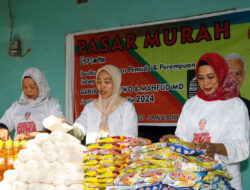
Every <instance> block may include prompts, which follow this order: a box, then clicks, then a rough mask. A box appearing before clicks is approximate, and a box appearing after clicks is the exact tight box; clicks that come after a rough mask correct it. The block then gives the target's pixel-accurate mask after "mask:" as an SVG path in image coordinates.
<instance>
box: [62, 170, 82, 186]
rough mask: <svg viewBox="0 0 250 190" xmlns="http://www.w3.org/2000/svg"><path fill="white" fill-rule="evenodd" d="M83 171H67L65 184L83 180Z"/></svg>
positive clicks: (78, 182) (77, 182)
mask: <svg viewBox="0 0 250 190" xmlns="http://www.w3.org/2000/svg"><path fill="white" fill-rule="evenodd" d="M83 177H84V176H83V173H80V172H71V173H67V180H66V181H65V184H66V185H72V184H80V183H82V182H83Z"/></svg>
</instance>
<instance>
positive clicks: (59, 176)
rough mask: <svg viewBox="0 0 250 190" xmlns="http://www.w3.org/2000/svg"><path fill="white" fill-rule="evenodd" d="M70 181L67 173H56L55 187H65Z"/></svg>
mask: <svg viewBox="0 0 250 190" xmlns="http://www.w3.org/2000/svg"><path fill="white" fill-rule="evenodd" d="M67 180H68V176H67V175H66V174H65V173H61V172H55V173H54V178H53V184H54V185H65V182H66V181H67Z"/></svg>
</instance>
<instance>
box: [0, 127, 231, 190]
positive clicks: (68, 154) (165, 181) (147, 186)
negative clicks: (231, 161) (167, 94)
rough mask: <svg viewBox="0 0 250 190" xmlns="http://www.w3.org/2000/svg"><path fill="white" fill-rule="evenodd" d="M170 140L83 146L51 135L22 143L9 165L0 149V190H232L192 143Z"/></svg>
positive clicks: (217, 167) (224, 175) (57, 133)
mask: <svg viewBox="0 0 250 190" xmlns="http://www.w3.org/2000/svg"><path fill="white" fill-rule="evenodd" d="M169 141H170V142H169V143H165V142H164V143H162V142H158V143H151V141H150V140H148V139H145V138H140V137H137V138H132V137H124V136H117V137H104V138H99V139H97V142H96V143H93V144H87V145H86V146H83V145H81V144H80V141H78V140H77V139H76V138H74V137H73V136H71V135H69V134H67V133H65V132H61V131H54V132H52V133H50V134H47V133H42V134H39V135H37V136H36V137H35V139H33V140H29V141H27V144H26V145H25V143H23V144H24V145H23V146H22V149H21V150H19V153H18V154H12V156H13V157H12V160H13V161H11V159H10V158H11V156H10V155H8V156H7V153H6V148H4V144H2V145H3V146H2V147H1V144H0V148H2V149H1V150H3V152H4V151H5V152H4V153H1V157H0V160H1V162H0V163H1V166H0V167H1V168H0V169H1V175H2V176H3V178H2V181H1V182H0V189H4V190H16V189H18V190H105V189H107V190H129V189H138V190H161V189H164V190H165V189H166V190H167V189H208V190H210V189H231V187H230V176H229V174H228V173H227V171H226V170H225V168H224V167H223V165H221V164H220V163H218V162H217V161H216V160H213V159H211V158H208V157H206V156H204V154H203V152H202V151H201V152H197V150H196V149H195V146H194V145H193V144H192V143H188V142H184V141H181V140H178V139H174V138H172V139H171V138H170V139H169ZM8 143H9V144H11V142H10V141H9V142H6V143H5V144H6V146H7V147H8V146H10V145H8ZM16 144H18V143H17V142H16ZM16 146H17V145H16ZM20 147H21V146H20ZM13 152H14V151H13ZM14 155H15V156H14ZM16 155H17V156H16ZM11 162H12V163H13V164H12V166H11ZM3 163H4V164H3ZM4 170H5V172H4ZM3 172H4V173H3Z"/></svg>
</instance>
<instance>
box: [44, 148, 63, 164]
mask: <svg viewBox="0 0 250 190" xmlns="http://www.w3.org/2000/svg"><path fill="white" fill-rule="evenodd" d="M44 158H45V159H46V160H48V161H50V162H53V161H56V160H57V159H59V158H60V157H59V156H58V154H57V153H56V151H54V150H49V151H46V153H45V154H44Z"/></svg>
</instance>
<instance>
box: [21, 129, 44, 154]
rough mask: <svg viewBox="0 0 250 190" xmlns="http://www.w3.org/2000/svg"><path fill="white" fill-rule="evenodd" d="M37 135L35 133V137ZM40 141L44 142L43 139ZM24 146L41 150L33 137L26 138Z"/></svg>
mask: <svg viewBox="0 0 250 190" xmlns="http://www.w3.org/2000/svg"><path fill="white" fill-rule="evenodd" d="M40 134H43V133H39V134H37V135H40ZM44 134H46V133H44ZM37 135H36V137H37ZM47 135H48V134H47ZM37 138H38V137H37ZM42 142H44V141H42ZM26 148H27V149H29V150H32V151H34V150H35V151H37V150H41V147H40V144H37V143H36V141H35V139H31V140H28V141H27V143H26Z"/></svg>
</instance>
